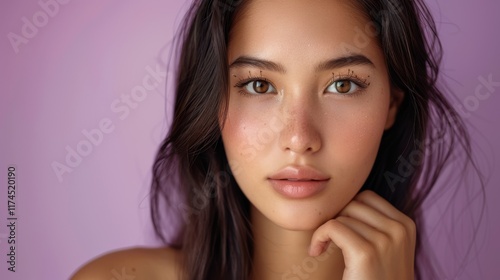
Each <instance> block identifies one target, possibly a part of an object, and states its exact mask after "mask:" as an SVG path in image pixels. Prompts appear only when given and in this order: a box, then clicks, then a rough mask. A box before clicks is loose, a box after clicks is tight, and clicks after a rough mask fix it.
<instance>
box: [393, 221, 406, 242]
mask: <svg viewBox="0 0 500 280" xmlns="http://www.w3.org/2000/svg"><path fill="white" fill-rule="evenodd" d="M390 233H391V236H392V237H393V239H394V241H396V242H400V241H402V240H404V239H405V238H406V237H407V236H408V232H407V229H406V227H405V226H404V225H403V224H401V223H398V222H396V221H392V222H391V224H390Z"/></svg>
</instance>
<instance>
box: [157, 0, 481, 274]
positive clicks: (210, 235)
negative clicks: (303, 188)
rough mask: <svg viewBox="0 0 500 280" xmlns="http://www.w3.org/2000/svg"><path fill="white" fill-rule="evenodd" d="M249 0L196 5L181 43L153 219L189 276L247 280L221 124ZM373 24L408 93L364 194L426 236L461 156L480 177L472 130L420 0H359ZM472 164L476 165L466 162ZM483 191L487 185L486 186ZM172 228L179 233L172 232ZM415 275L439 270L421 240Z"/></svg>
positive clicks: (242, 209)
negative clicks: (440, 186)
mask: <svg viewBox="0 0 500 280" xmlns="http://www.w3.org/2000/svg"><path fill="white" fill-rule="evenodd" d="M247 2H248V1H243V0H236V1H230V0H194V1H193V3H192V5H191V7H190V8H189V10H188V11H187V13H186V16H185V18H184V21H183V24H182V26H181V29H180V32H179V33H178V34H177V37H176V40H177V41H176V45H175V46H176V47H177V53H178V54H179V57H178V60H177V63H176V64H177V65H176V79H175V103H174V115H173V121H172V124H171V126H170V130H169V132H168V134H167V136H166V138H165V140H164V141H163V142H162V144H161V146H160V149H159V151H158V153H157V156H156V159H155V163H154V166H153V181H152V187H151V216H152V221H153V225H154V229H155V232H156V234H157V236H158V237H159V238H160V239H161V240H162V241H163V242H164V243H165V244H166V245H168V246H171V247H174V248H179V249H182V251H183V256H184V258H183V261H182V263H183V271H182V273H183V276H184V278H185V279H190V280H202V279H203V280H204V279H238V280H240V279H241V280H244V279H249V276H250V275H251V270H252V255H253V240H252V230H251V225H250V217H249V209H250V202H249V201H248V200H247V198H246V197H245V196H244V195H243V193H242V192H241V190H240V189H239V187H238V185H237V184H236V181H235V179H234V177H233V176H232V174H231V170H230V168H229V165H228V162H227V158H226V155H225V152H224V149H223V146H222V142H221V127H220V125H219V120H221V119H222V120H224V119H225V116H226V111H227V104H228V103H227V101H228V95H227V94H228V65H227V44H228V39H229V34H230V31H231V27H232V25H233V20H234V18H235V16H236V15H237V13H238V12H240V11H241V10H242V9H243V8H244V5H245V3H247ZM353 4H354V5H356V7H358V8H359V10H361V11H362V12H363V13H364V14H365V15H366V16H367V18H368V19H369V20H370V24H372V25H373V26H372V27H374V30H375V31H376V36H377V38H378V41H379V44H380V46H381V48H382V51H383V53H384V55H385V59H386V63H387V67H388V72H389V76H390V80H391V82H392V84H393V86H395V87H397V88H399V89H401V90H402V91H403V92H405V98H404V101H403V102H402V104H401V107H400V109H399V112H398V115H397V118H396V121H395V123H394V125H393V127H392V128H391V129H389V130H387V131H386V132H384V135H383V137H382V142H381V144H380V148H379V152H378V155H377V158H376V160H375V163H374V166H373V168H372V170H371V173H370V175H369V176H368V179H367V180H366V182H365V184H364V185H363V187H362V189H361V190H373V191H375V192H376V193H377V194H379V195H380V196H382V197H384V198H385V199H387V200H388V201H389V202H390V203H391V204H392V205H394V206H395V207H396V208H397V209H399V210H400V211H402V212H403V213H405V214H406V215H408V216H409V217H410V218H412V219H413V220H414V221H415V223H416V225H417V229H418V230H419V233H420V232H422V227H423V225H422V220H423V216H422V204H423V202H424V201H425V199H426V198H427V197H428V196H429V194H430V192H431V190H432V189H433V187H434V186H435V185H436V181H437V180H438V177H439V175H440V174H441V173H442V171H443V168H444V167H445V165H447V164H448V163H449V162H451V159H452V155H453V153H455V152H457V151H460V152H461V153H462V154H463V155H464V157H462V159H463V160H464V161H463V168H466V167H467V166H472V168H473V169H474V171H475V172H478V174H479V171H478V169H477V167H476V165H475V163H474V161H473V158H472V155H471V145H470V139H469V136H468V133H467V131H466V128H465V125H464V123H463V121H462V120H461V118H460V116H459V115H458V113H457V112H456V111H455V110H454V108H453V107H452V106H451V105H450V103H449V102H448V101H447V99H446V98H445V96H444V94H443V93H442V91H441V90H440V89H438V87H437V81H438V76H439V65H440V62H441V53H442V47H441V43H440V41H439V38H438V36H437V31H436V27H435V23H434V21H433V19H432V16H431V14H430V12H429V10H428V8H427V7H426V5H425V4H424V1H423V0H415V1H409V0H355V1H353ZM469 164H471V165H469ZM481 186H482V182H481ZM172 227H179V229H178V231H177V232H176V233H177V234H176V235H174V236H167V234H166V233H167V232H168V231H169V230H171V228H172ZM417 236H418V237H417V245H416V255H417V258H416V260H417V261H416V264H415V271H416V278H417V279H436V278H437V272H438V268H437V267H435V265H434V262H433V261H432V260H431V254H429V253H427V254H426V252H424V251H423V246H422V240H421V235H420V234H418V235H417Z"/></svg>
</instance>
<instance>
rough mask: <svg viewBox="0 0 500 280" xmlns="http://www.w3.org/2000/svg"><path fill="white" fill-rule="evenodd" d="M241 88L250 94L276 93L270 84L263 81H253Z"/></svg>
mask: <svg viewBox="0 0 500 280" xmlns="http://www.w3.org/2000/svg"><path fill="white" fill-rule="evenodd" d="M243 87H244V88H245V90H246V91H247V92H248V93H250V94H264V93H271V92H275V91H276V90H275V89H274V87H273V86H272V85H271V83H270V82H268V81H265V80H253V81H250V82H248V83H246V84H245V85H244V86H243Z"/></svg>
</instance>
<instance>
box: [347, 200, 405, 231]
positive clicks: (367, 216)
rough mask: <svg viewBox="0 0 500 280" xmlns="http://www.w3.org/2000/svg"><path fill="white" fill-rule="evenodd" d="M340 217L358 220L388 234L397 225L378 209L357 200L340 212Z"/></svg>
mask: <svg viewBox="0 0 500 280" xmlns="http://www.w3.org/2000/svg"><path fill="white" fill-rule="evenodd" d="M339 216H347V217H351V218H354V219H357V220H359V221H361V222H363V223H366V224H367V225H369V226H371V227H373V228H375V229H377V230H379V231H382V232H386V231H387V230H388V229H389V228H390V227H391V226H394V223H396V221H394V220H392V219H391V218H389V217H387V216H385V215H384V214H382V213H380V212H379V211H377V210H376V209H374V208H372V207H370V206H368V205H366V204H364V203H362V202H359V201H357V200H352V201H351V202H349V204H348V205H347V206H346V207H344V209H342V211H340V213H339Z"/></svg>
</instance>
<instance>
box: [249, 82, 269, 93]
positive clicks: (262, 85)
mask: <svg viewBox="0 0 500 280" xmlns="http://www.w3.org/2000/svg"><path fill="white" fill-rule="evenodd" d="M253 89H254V90H255V92H258V93H265V92H266V91H267V90H268V89H269V84H268V83H267V82H265V81H255V83H254V86H253Z"/></svg>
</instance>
